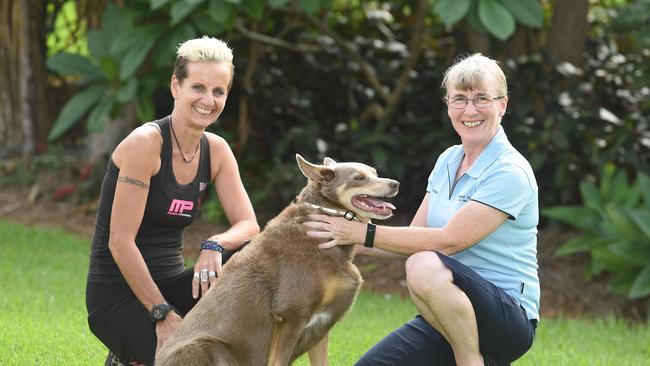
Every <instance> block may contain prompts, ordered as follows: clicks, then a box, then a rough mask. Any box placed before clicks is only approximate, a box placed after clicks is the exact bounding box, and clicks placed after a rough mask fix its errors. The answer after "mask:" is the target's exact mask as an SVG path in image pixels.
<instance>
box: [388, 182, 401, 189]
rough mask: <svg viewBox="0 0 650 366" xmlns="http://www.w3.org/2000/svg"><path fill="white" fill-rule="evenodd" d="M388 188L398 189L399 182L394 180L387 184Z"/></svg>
mask: <svg viewBox="0 0 650 366" xmlns="http://www.w3.org/2000/svg"><path fill="white" fill-rule="evenodd" d="M388 186H389V187H390V188H392V189H399V182H398V181H396V180H394V181H391V182H390V183H389V184H388Z"/></svg>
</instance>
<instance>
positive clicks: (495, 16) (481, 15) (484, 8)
mask: <svg viewBox="0 0 650 366" xmlns="http://www.w3.org/2000/svg"><path fill="white" fill-rule="evenodd" d="M432 9H433V12H434V13H435V14H437V15H438V16H439V17H440V18H441V19H442V21H443V22H444V23H445V24H446V25H448V26H450V25H453V24H456V23H457V22H459V21H460V20H462V19H463V18H465V17H467V18H468V20H470V24H471V25H472V26H474V27H475V28H477V29H479V30H483V29H486V30H487V31H488V32H490V34H492V35H493V36H495V37H496V38H498V39H500V40H506V39H508V38H509V37H510V36H511V35H512V34H513V33H514V31H515V22H519V23H521V24H523V25H525V26H528V27H533V28H540V27H541V26H542V22H543V20H544V11H543V9H542V5H541V4H540V2H539V1H538V0H517V1H509V0H438V1H436V2H435V3H434V5H433V8H432Z"/></svg>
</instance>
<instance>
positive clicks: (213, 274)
mask: <svg viewBox="0 0 650 366" xmlns="http://www.w3.org/2000/svg"><path fill="white" fill-rule="evenodd" d="M208 277H217V273H216V272H213V271H210V272H208Z"/></svg>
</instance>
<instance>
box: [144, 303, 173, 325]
mask: <svg viewBox="0 0 650 366" xmlns="http://www.w3.org/2000/svg"><path fill="white" fill-rule="evenodd" d="M171 309H172V306H171V305H169V304H168V303H166V302H164V303H162V304H157V305H154V306H153V307H152V308H151V312H150V313H149V320H151V323H152V324H154V325H155V324H156V323H158V322H160V321H163V320H165V318H166V317H167V314H169V311H170V310H171Z"/></svg>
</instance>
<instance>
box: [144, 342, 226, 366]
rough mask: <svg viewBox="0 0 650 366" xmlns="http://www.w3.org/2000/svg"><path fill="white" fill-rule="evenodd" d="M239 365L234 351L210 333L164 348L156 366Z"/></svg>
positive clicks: (157, 358) (157, 357)
mask: <svg viewBox="0 0 650 366" xmlns="http://www.w3.org/2000/svg"><path fill="white" fill-rule="evenodd" d="M185 365H192V366H203V365H205V366H209V365H220V366H221V365H223V366H239V364H238V362H237V361H236V360H235V359H234V357H233V356H232V351H231V350H230V349H229V348H228V346H227V345H226V344H225V343H224V342H222V341H221V340H220V339H218V338H216V337H212V336H208V335H202V336H198V337H195V338H191V339H187V340H184V341H181V342H178V343H177V344H175V345H174V346H173V347H171V348H166V347H165V348H163V349H162V350H161V351H160V353H159V354H158V355H157V356H156V366H185Z"/></svg>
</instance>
